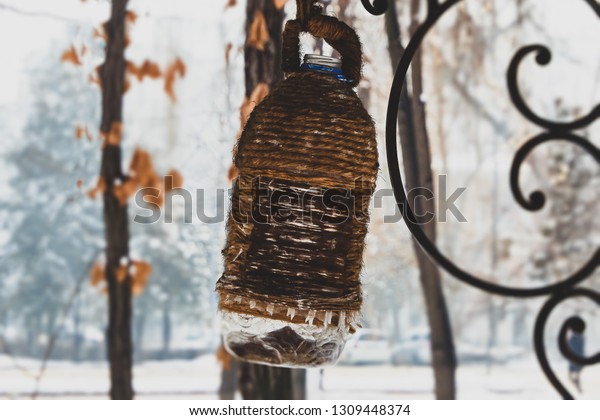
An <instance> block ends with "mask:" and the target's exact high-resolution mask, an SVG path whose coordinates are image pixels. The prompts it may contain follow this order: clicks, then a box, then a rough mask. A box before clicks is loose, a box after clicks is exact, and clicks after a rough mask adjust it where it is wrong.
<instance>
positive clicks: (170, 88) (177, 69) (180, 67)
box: [165, 58, 186, 101]
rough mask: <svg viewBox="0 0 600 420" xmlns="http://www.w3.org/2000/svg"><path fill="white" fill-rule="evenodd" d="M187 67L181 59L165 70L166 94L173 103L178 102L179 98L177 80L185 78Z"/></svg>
mask: <svg viewBox="0 0 600 420" xmlns="http://www.w3.org/2000/svg"><path fill="white" fill-rule="evenodd" d="M185 73H186V66H185V63H184V62H183V61H181V59H180V58H177V59H175V61H174V62H173V63H171V65H170V66H168V67H167V69H166V70H165V92H166V93H167V95H169V98H171V100H172V101H176V100H177V97H176V96H175V90H174V87H175V78H176V77H177V76H179V77H185Z"/></svg>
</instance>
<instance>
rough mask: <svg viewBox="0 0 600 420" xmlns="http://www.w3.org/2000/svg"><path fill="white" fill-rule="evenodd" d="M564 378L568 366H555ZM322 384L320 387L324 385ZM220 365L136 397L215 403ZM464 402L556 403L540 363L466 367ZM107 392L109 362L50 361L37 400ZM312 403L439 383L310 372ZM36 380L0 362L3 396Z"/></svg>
mask: <svg viewBox="0 0 600 420" xmlns="http://www.w3.org/2000/svg"><path fill="white" fill-rule="evenodd" d="M18 363H19V366H21V368H24V369H27V370H28V371H29V373H30V374H35V373H36V369H37V368H38V367H39V363H38V362H37V361H34V360H26V359H22V360H18ZM555 365H556V368H557V369H558V372H559V373H560V374H561V379H564V376H566V375H565V372H566V370H567V369H566V365H565V364H558V363H557V364H555ZM321 379H322V382H321ZM219 380H220V366H219V365H218V364H217V362H216V359H215V358H214V356H212V355H208V356H203V357H200V358H198V359H196V360H190V361H177V360H176V361H166V362H146V363H142V364H139V365H137V366H136V367H135V370H134V386H135V390H136V397H137V398H138V399H215V398H217V389H218V386H219ZM457 384H458V387H457V388H458V398H460V399H557V398H559V397H558V394H557V393H556V392H555V391H554V389H553V388H552V387H551V386H550V384H549V383H548V381H547V380H546V379H545V378H544V376H543V374H542V372H541V370H540V369H539V367H538V365H537V363H536V361H535V360H533V359H530V360H522V361H519V362H513V363H511V364H508V365H503V366H492V368H491V369H490V370H489V371H488V369H487V367H486V366H483V365H467V366H462V367H460V368H459V370H458V375H457ZM582 386H583V389H584V393H583V394H579V395H577V397H578V398H583V399H598V398H600V376H599V375H597V374H594V373H593V372H592V370H591V369H590V370H589V371H586V370H584V371H583V374H582ZM108 387H109V380H108V369H107V365H106V364H105V363H81V364H74V363H70V362H50V364H49V366H48V369H47V371H46V373H45V375H44V376H43V379H42V380H41V381H40V384H39V394H38V398H45V399H47V398H49V399H103V398H107V390H108ZM307 388H308V398H309V399H361V400H362V399H431V398H433V392H432V390H433V378H432V375H431V370H430V369H429V368H428V367H416V366H415V367H408V366H401V367H394V366H390V365H380V366H336V367H333V368H329V369H326V370H325V371H324V373H323V376H322V378H321V373H320V371H319V370H318V369H312V370H309V371H308V383H307ZM35 389H36V381H35V379H34V378H33V377H32V376H29V375H28V374H27V373H26V372H24V371H23V369H18V368H17V367H15V365H14V361H13V360H11V359H10V358H8V357H6V356H2V357H1V358H0V397H1V398H4V399H6V398H19V399H23V398H31V397H32V394H33V392H34V390H35Z"/></svg>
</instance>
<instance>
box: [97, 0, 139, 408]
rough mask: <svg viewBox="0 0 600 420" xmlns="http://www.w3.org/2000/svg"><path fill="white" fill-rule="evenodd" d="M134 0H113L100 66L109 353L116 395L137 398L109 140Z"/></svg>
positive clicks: (125, 251) (124, 241)
mask: <svg viewBox="0 0 600 420" xmlns="http://www.w3.org/2000/svg"><path fill="white" fill-rule="evenodd" d="M127 2H128V0H113V1H112V9H111V16H110V19H109V21H108V22H107V23H106V25H105V30H106V35H107V41H106V61H105V62H104V64H103V65H102V66H101V67H100V69H99V73H100V80H101V84H102V123H101V126H100V130H101V132H102V133H104V134H105V135H106V136H107V140H106V142H105V143H106V144H105V145H104V147H103V149H102V167H101V171H100V176H101V177H102V178H103V179H104V182H105V185H106V189H105V192H104V228H105V236H106V280H107V282H108V296H109V297H108V307H109V309H108V310H109V321H108V359H109V362H110V381H111V388H110V397H111V398H112V399H119V400H123V399H132V398H133V387H132V383H131V382H132V374H131V365H132V360H131V359H132V357H131V350H132V345H131V287H130V283H131V279H130V277H129V274H128V273H129V270H127V274H126V275H125V279H124V280H123V279H122V281H119V280H118V279H117V273H116V271H117V268H118V267H119V266H120V265H121V264H122V263H125V264H128V261H129V227H128V218H127V205H126V204H125V205H121V204H120V203H119V200H118V199H117V197H116V196H115V195H114V194H113V185H114V184H115V181H117V180H118V181H120V182H123V181H124V175H123V172H122V169H121V146H120V144H119V141H120V138H117V139H116V140H117V141H115V139H114V138H112V139H111V140H112V141H108V140H109V139H110V137H111V136H109V133H110V134H111V135H112V134H113V133H114V132H115V131H116V132H117V133H119V134H118V137H120V131H121V130H120V127H121V124H122V108H123V91H124V85H125V15H126V7H127Z"/></svg>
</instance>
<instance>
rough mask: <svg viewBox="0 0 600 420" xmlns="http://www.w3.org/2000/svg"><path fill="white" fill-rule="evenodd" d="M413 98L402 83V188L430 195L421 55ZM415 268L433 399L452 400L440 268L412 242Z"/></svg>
mask: <svg viewBox="0 0 600 420" xmlns="http://www.w3.org/2000/svg"><path fill="white" fill-rule="evenodd" d="M388 4H389V6H388V10H387V12H386V30H387V36H388V44H389V53H390V59H391V63H392V67H393V70H394V71H395V70H396V65H397V64H398V62H399V60H400V58H401V57H402V54H403V53H404V47H403V46H402V38H401V33H400V26H399V23H398V17H397V14H396V6H395V2H394V1H392V2H389V3H388ZM418 8H419V1H417V0H413V1H412V2H411V16H413V22H412V25H411V26H412V28H411V29H412V30H413V31H414V29H415V28H416V25H417V21H416V20H415V19H417V18H418V16H419V13H418V12H419V10H418ZM411 76H412V78H411V79H412V97H411V96H410V95H409V93H408V89H407V86H406V83H405V85H404V87H403V92H402V94H401V98H400V107H399V111H398V131H399V133H400V142H401V148H402V156H403V163H404V172H405V180H406V189H407V190H408V191H410V190H412V189H414V188H420V189H427V190H429V191H431V192H433V174H432V171H431V154H430V150H429V138H428V135H427V127H426V125H425V121H426V120H425V105H424V103H423V102H422V101H421V99H420V98H421V94H422V92H423V86H422V64H421V55H420V53H417V55H416V56H415V58H414V60H413V62H412V67H411ZM414 212H415V214H416V215H424V214H427V213H429V214H435V203H434V201H433V200H418V201H415V203H414ZM435 227H436V225H435V221H430V222H429V223H425V224H422V225H421V228H422V229H423V230H424V231H425V233H426V234H427V236H428V237H429V239H430V240H431V241H433V242H435V236H436V229H435ZM413 246H414V250H415V254H416V256H417V263H418V265H419V271H420V281H421V287H422V288H423V296H424V300H425V306H426V311H427V318H428V321H429V328H430V332H431V347H432V348H431V351H432V367H433V371H434V376H435V395H436V398H437V399H454V398H455V397H456V390H455V378H454V375H455V370H456V356H455V352H454V343H453V338H452V329H451V326H450V319H449V316H448V309H447V307H446V301H445V299H444V294H443V290H442V286H441V277H440V271H439V269H438V267H437V266H436V265H435V263H434V262H432V260H431V259H429V257H428V256H427V254H426V253H425V251H423V249H421V247H420V246H419V244H418V243H417V242H416V241H414V240H413Z"/></svg>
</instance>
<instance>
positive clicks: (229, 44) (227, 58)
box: [225, 42, 233, 65]
mask: <svg viewBox="0 0 600 420" xmlns="http://www.w3.org/2000/svg"><path fill="white" fill-rule="evenodd" d="M232 48H233V44H232V43H231V42H228V43H227V45H225V64H227V65H229V54H230V53H231V49H232Z"/></svg>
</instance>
